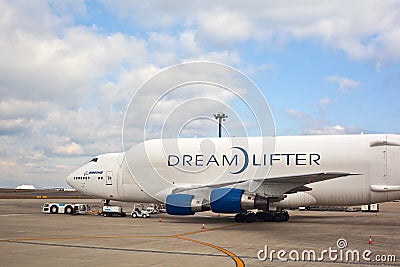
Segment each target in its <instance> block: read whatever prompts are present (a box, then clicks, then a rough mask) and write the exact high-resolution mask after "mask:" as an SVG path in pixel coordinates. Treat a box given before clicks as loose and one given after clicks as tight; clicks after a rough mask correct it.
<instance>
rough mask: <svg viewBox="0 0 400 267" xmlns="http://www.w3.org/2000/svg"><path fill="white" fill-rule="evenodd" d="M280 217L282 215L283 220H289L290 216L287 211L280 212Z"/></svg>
mask: <svg viewBox="0 0 400 267" xmlns="http://www.w3.org/2000/svg"><path fill="white" fill-rule="evenodd" d="M282 217H283V221H284V222H287V221H289V218H290V216H289V213H288V212H287V211H285V212H282Z"/></svg>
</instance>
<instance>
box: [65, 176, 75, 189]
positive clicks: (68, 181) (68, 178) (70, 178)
mask: <svg viewBox="0 0 400 267" xmlns="http://www.w3.org/2000/svg"><path fill="white" fill-rule="evenodd" d="M66 181H67V184H68V185H69V186H70V187H72V188H75V187H74V182H73V181H74V173H71V174H70V175H68V176H67V180H66Z"/></svg>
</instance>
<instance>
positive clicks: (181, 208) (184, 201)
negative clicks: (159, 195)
mask: <svg viewBox="0 0 400 267" xmlns="http://www.w3.org/2000/svg"><path fill="white" fill-rule="evenodd" d="M165 208H166V210H167V212H168V214H171V215H193V214H195V213H196V212H198V211H205V210H210V207H209V206H208V205H206V203H205V200H204V199H199V198H195V197H194V196H193V195H188V194H172V195H168V196H167V199H166V200H165Z"/></svg>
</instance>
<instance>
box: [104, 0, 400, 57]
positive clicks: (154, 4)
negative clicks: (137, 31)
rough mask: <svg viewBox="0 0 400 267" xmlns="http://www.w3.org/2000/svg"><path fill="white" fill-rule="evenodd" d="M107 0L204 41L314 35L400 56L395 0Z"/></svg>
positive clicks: (354, 49)
mask: <svg viewBox="0 0 400 267" xmlns="http://www.w3.org/2000/svg"><path fill="white" fill-rule="evenodd" d="M103 3H104V4H105V5H106V6H107V7H108V8H109V10H111V12H114V13H115V14H117V15H118V16H119V17H120V18H124V19H127V18H129V19H131V20H132V24H139V25H142V26H144V27H147V28H149V29H153V28H157V27H158V28H159V27H161V28H172V27H183V28H185V29H189V28H190V29H192V30H195V31H196V36H201V39H202V42H204V43H210V44H214V45H221V44H223V45H225V46H226V45H227V46H230V45H232V43H234V42H246V41H249V40H257V41H259V42H260V43H261V44H262V45H263V46H267V47H271V45H272V46H275V49H276V48H280V47H281V46H282V45H284V44H285V43H287V42H289V41H292V40H301V39H314V40H316V41H318V42H320V43H322V44H324V45H325V46H327V47H330V48H332V49H339V50H342V51H344V52H345V53H346V54H347V55H348V56H349V57H350V58H353V59H375V60H381V61H391V60H393V59H399V58H400V51H399V50H398V49H397V48H398V47H399V46H400V37H399V36H400V34H399V30H398V29H399V28H400V20H399V17H400V8H399V3H398V1H395V0H392V1H391V0H389V1H379V2H377V1H374V0H359V1H351V2H349V1H331V2H326V1H296V2H294V3H293V2H292V1H251V2H249V3H246V5H243V3H242V2H241V1H230V0H229V1H228V0H226V1H218V2H215V1H201V2H195V3H190V4H189V3H185V2H182V1H146V4H141V3H138V2H132V1H103ZM154 18H157V19H154ZM199 39H200V38H199Z"/></svg>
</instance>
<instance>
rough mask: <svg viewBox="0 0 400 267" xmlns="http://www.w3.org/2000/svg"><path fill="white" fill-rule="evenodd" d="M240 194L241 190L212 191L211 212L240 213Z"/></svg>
mask: <svg viewBox="0 0 400 267" xmlns="http://www.w3.org/2000/svg"><path fill="white" fill-rule="evenodd" d="M242 194H243V190H241V189H236V188H217V189H213V190H212V191H211V194H210V206H211V210H212V211H213V212H218V213H239V212H241V211H242V208H241V205H240V203H241V198H242Z"/></svg>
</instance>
